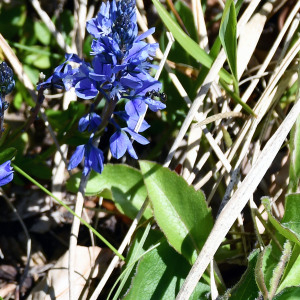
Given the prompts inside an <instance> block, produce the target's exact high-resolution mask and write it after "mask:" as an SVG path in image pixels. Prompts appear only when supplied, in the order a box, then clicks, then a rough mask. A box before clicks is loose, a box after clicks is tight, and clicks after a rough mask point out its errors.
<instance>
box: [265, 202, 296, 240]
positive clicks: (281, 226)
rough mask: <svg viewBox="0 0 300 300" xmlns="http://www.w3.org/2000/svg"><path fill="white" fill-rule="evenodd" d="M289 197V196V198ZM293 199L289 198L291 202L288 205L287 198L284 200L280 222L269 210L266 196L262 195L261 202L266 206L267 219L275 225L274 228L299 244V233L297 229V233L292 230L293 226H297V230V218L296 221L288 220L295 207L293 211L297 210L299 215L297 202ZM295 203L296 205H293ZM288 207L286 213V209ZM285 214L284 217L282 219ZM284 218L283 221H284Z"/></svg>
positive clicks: (269, 206) (291, 217)
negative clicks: (284, 207)
mask: <svg viewBox="0 0 300 300" xmlns="http://www.w3.org/2000/svg"><path fill="white" fill-rule="evenodd" d="M289 199H291V198H289ZM293 200H295V199H294V198H292V200H291V204H289V205H288V199H287V200H286V209H285V215H284V217H283V219H282V223H280V222H279V221H278V220H277V219H275V218H274V217H273V215H272V212H271V205H270V200H269V199H268V198H267V197H264V198H263V199H262V203H263V205H264V206H265V208H266V211H267V213H268V218H269V221H270V222H271V223H272V225H273V226H274V227H275V229H276V230H277V231H278V232H279V233H280V234H281V235H283V236H284V237H285V238H287V239H289V240H290V241H292V242H295V243H297V244H298V245H300V235H299V231H298V233H297V231H294V230H293V228H296V229H297V228H298V230H299V225H300V224H299V220H298V222H297V220H296V221H295V223H294V221H289V220H290V219H293V218H294V216H293V215H294V214H293V208H294V209H295V211H298V216H299V213H300V212H299V204H298V206H297V203H299V202H296V203H295V202H294V201H293ZM295 204H296V205H295ZM287 209H288V213H286V210H287ZM285 216H286V219H284V218H285ZM284 220H285V223H284Z"/></svg>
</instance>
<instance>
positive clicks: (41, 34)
mask: <svg viewBox="0 0 300 300" xmlns="http://www.w3.org/2000/svg"><path fill="white" fill-rule="evenodd" d="M34 33H35V35H36V37H37V38H38V40H39V41H40V42H41V43H42V44H43V45H45V46H48V45H49V44H50V41H51V33H50V31H49V29H48V28H47V26H46V25H45V24H44V23H42V22H34Z"/></svg>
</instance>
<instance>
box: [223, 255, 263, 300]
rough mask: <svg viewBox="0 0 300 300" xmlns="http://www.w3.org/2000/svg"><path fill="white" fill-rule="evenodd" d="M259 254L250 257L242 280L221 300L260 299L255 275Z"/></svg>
mask: <svg viewBox="0 0 300 300" xmlns="http://www.w3.org/2000/svg"><path fill="white" fill-rule="evenodd" d="M258 253H259V251H258V250H255V251H253V252H252V253H251V254H250V255H249V257H248V268H247V270H246V271H245V273H244V274H243V276H242V278H241V280H240V281H239V282H238V283H237V284H236V285H235V286H234V287H233V288H231V289H230V290H228V291H227V292H226V294H225V295H224V296H222V297H221V299H224V300H225V299H230V300H241V299H243V300H252V299H256V298H257V297H258V293H259V289H258V287H257V284H256V281H255V274H254V269H255V265H256V262H257V257H258ZM229 295H230V296H229ZM221 299H220V300H221Z"/></svg>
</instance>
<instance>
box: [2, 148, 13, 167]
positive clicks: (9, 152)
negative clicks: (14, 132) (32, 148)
mask: <svg viewBox="0 0 300 300" xmlns="http://www.w3.org/2000/svg"><path fill="white" fill-rule="evenodd" d="M16 153H17V149H16V148H13V147H10V148H7V149H5V150H2V151H1V152H0V165H2V164H3V163H5V162H6V161H8V160H10V159H12V158H13V157H14V156H15V155H16Z"/></svg>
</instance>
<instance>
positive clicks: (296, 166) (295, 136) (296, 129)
mask: <svg viewBox="0 0 300 300" xmlns="http://www.w3.org/2000/svg"><path fill="white" fill-rule="evenodd" d="M290 150H291V161H290V174H289V175H290V178H289V179H290V182H289V191H290V192H292V193H295V192H296V191H297V189H298V188H299V179H300V116H299V117H298V118H297V121H296V123H295V124H294V126H293V129H292V131H291V140H290Z"/></svg>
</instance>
